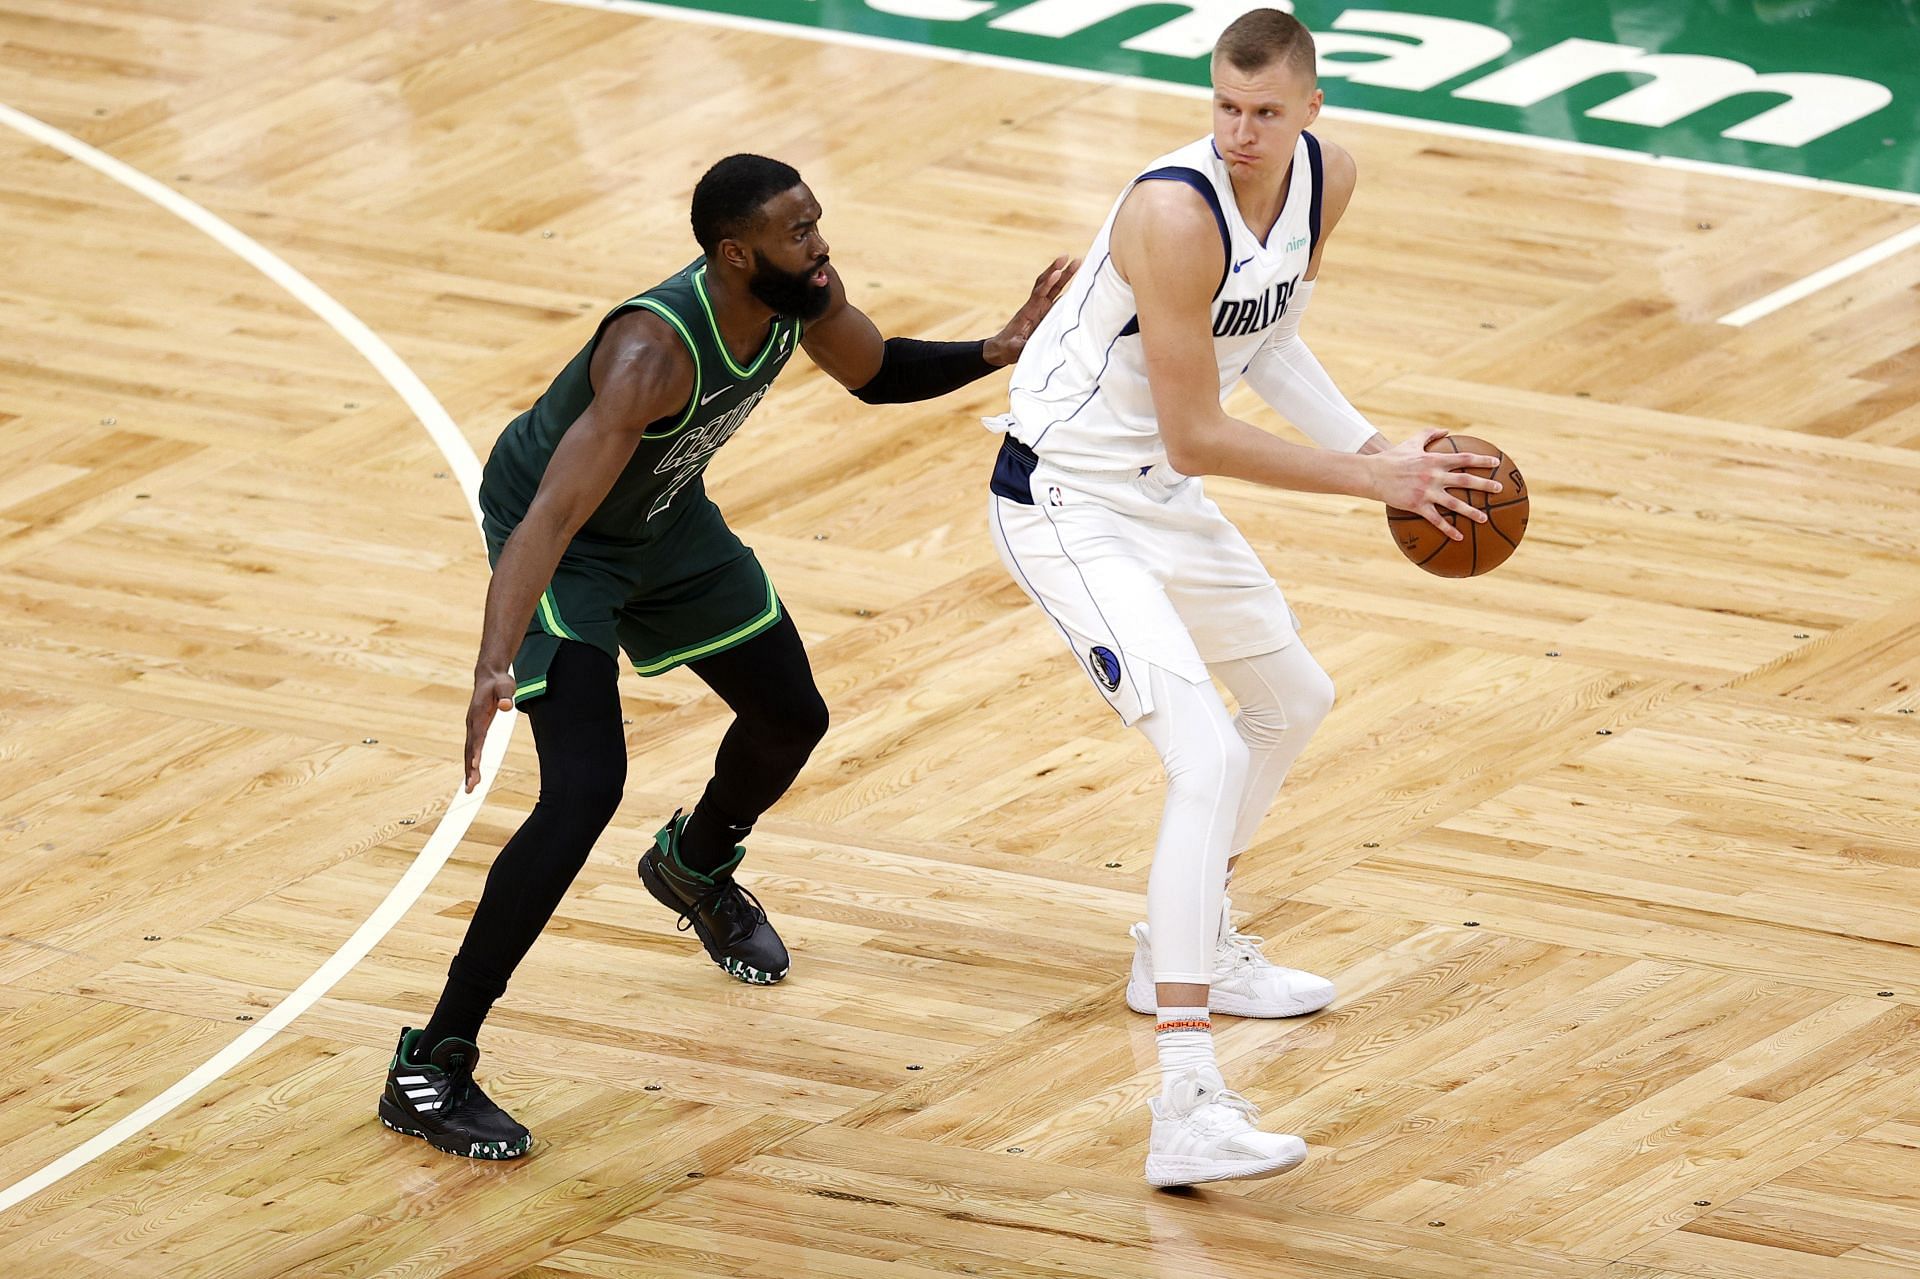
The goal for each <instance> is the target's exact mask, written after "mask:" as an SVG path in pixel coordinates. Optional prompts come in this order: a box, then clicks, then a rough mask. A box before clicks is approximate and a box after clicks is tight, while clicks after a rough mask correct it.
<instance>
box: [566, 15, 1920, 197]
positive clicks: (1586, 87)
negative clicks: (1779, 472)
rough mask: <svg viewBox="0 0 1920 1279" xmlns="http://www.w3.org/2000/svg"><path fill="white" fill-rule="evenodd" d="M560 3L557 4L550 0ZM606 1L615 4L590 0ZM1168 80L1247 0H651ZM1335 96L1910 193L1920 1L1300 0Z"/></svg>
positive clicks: (1193, 81)
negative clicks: (1368, 0)
mask: <svg viewBox="0 0 1920 1279" xmlns="http://www.w3.org/2000/svg"><path fill="white" fill-rule="evenodd" d="M563 2H565V0H563ZM588 2H589V3H598V4H600V5H602V6H603V7H609V8H618V7H620V0H588ZM657 2H658V3H664V4H667V5H670V6H672V7H675V8H683V9H698V10H702V11H705V12H710V13H726V14H733V15H736V16H740V17H749V18H758V19H761V20H764V21H771V22H778V23H784V24H788V25H792V26H800V27H813V28H824V29H829V30H834V31H842V32H853V33H857V34H860V35H866V36H875V37H880V38H883V39H889V40H898V41H903V42H907V43H911V44H919V45H934V46H938V47H941V48H945V49H955V50H966V51H970V52H974V53H985V54H993V55H996V56H999V57H1006V58H1017V59H1020V60H1022V61H1027V62H1042V63H1051V64H1054V65H1057V66H1068V67H1079V68H1084V69H1087V70H1093V71H1104V72H1111V73H1114V74H1119V75H1131V76H1141V77H1145V78H1148V79H1153V80H1161V81H1168V82H1172V83H1177V84H1189V85H1205V84H1206V83H1207V52H1208V50H1209V49H1210V48H1211V47H1212V44H1213V40H1214V37H1215V36H1216V35H1217V34H1218V33H1219V31H1220V29H1221V28H1222V27H1224V26H1225V25H1226V24H1227V23H1228V22H1229V21H1231V20H1232V19H1233V18H1234V17H1235V16H1237V15H1238V14H1240V13H1242V12H1244V11H1245V10H1246V9H1249V8H1252V7H1254V6H1253V5H1252V4H1250V3H1247V0H1193V2H1192V3H1191V4H1170V3H1166V2H1165V0H1154V2H1149V0H657ZM1276 7H1280V8H1288V9H1291V10H1293V11H1294V13H1295V14H1296V16H1298V17H1299V18H1300V20H1301V21H1302V22H1304V23H1305V24H1306V25H1307V27H1308V28H1309V29H1310V30H1311V31H1313V33H1314V36H1315V38H1316V40H1317V42H1318V44H1319V48H1320V57H1321V73H1320V74H1321V84H1322V87H1323V88H1324V89H1325V90H1326V94H1327V101H1328V102H1329V103H1330V104H1333V105H1336V106H1342V107H1355V108H1361V109H1365V110H1371V111H1379V112H1383V113H1387V114H1391V115H1396V116H1405V117H1414V118H1417V119H1425V120H1434V121H1444V122H1447V123H1451V124H1461V125H1471V126H1477V127H1480V128H1486V129H1495V130H1499V131H1501V132H1505V133H1518V134H1525V135H1528V136H1533V137H1551V138H1562V139H1566V140H1569V141H1577V142H1585V143H1593V144H1597V145H1600V146H1609V147H1620V148H1624V149H1629V150H1634V151H1639V152H1643V153H1651V154H1656V155H1670V156H1681V157H1686V158H1688V159H1694V160H1707V161H1714V162H1718V163H1722V164H1733V165H1739V166H1741V167H1744V168H1752V169H1768V170H1772V171H1774V172H1779V173H1792V174H1801V175H1805V176H1810V177H1817V178H1825V179H1829V180H1833V181H1841V182H1854V183H1860V184H1863V185H1866V186H1874V187H1881V188H1885V189H1890V190H1899V191H1915V192H1920V0H1717V2H1716V3H1713V4H1708V3H1704V2H1703V0H1638V2H1633V3H1629V2H1627V0H1617V2H1615V3H1607V2H1606V0H1425V2H1424V3H1408V2H1406V0H1376V2H1375V3H1373V4H1368V5H1346V4H1337V3H1331V2H1329V0H1300V2H1299V3H1297V4H1287V3H1284V0H1282V2H1281V3H1279V4H1277V5H1276Z"/></svg>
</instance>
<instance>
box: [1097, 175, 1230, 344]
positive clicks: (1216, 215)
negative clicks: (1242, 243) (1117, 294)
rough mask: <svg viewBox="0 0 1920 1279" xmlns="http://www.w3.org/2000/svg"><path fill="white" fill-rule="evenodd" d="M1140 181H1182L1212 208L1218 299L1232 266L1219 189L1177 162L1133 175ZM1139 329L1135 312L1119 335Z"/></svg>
mask: <svg viewBox="0 0 1920 1279" xmlns="http://www.w3.org/2000/svg"><path fill="white" fill-rule="evenodd" d="M1142 182H1184V183H1186V184H1187V185H1188V186H1190V187H1192V188H1193V189H1194V190H1196V191H1198V192H1199V193H1200V197H1201V199H1203V200H1205V201H1206V202H1207V207H1208V208H1209V209H1211V210H1213V224H1214V226H1216V227H1218V228H1219V230H1220V283H1219V284H1217V285H1215V286H1214V289H1213V300H1214V301H1215V302H1218V301H1219V300H1220V294H1221V292H1222V291H1223V290H1225V289H1226V287H1227V276H1228V275H1229V274H1230V273H1231V272H1232V270H1233V234H1232V233H1231V232H1230V231H1228V230H1227V215H1226V212H1225V211H1224V210H1223V209H1221V207H1220V193H1219V192H1217V191H1215V190H1214V189H1213V183H1211V182H1209V181H1207V175H1206V174H1204V173H1202V172H1200V170H1198V169H1189V168H1187V167H1186V166H1185V165H1180V164H1170V165H1167V166H1166V167H1164V168H1159V169H1151V170H1149V171H1148V172H1146V173H1143V174H1141V175H1140V176H1139V177H1137V178H1135V179H1134V180H1133V185H1134V186H1139V185H1140V184H1141V183H1142ZM1139 331H1140V317H1139V316H1137V315H1136V316H1134V317H1133V318H1132V319H1131V320H1128V321H1127V322H1126V324H1125V325H1124V326H1122V327H1121V329H1120V336H1121V337H1123V338H1125V337H1132V336H1133V335H1134V334H1136V333H1138V332H1139Z"/></svg>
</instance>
